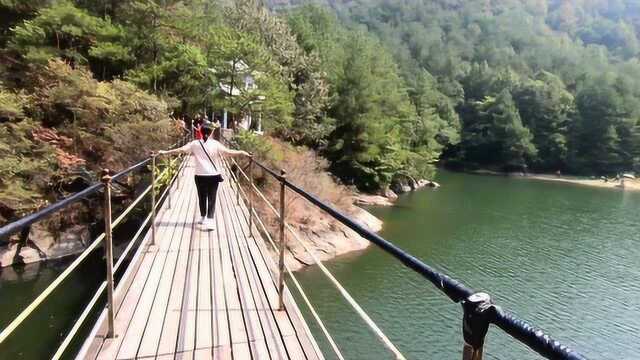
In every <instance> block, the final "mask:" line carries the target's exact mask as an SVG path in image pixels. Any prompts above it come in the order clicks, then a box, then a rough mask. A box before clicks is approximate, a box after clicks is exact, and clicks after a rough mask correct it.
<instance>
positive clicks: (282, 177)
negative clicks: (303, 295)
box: [278, 170, 287, 310]
mask: <svg viewBox="0 0 640 360" xmlns="http://www.w3.org/2000/svg"><path fill="white" fill-rule="evenodd" d="M286 178H287V172H286V171H284V170H280V261H279V263H278V265H279V270H280V276H279V277H278V304H279V305H278V306H279V309H280V310H284V301H283V295H284V275H285V273H284V250H285V248H286V244H285V242H286V240H285V239H286V235H285V233H284V225H285V206H284V205H285V204H284V201H285V197H284V194H285V190H286V188H285V186H284V182H285V180H286Z"/></svg>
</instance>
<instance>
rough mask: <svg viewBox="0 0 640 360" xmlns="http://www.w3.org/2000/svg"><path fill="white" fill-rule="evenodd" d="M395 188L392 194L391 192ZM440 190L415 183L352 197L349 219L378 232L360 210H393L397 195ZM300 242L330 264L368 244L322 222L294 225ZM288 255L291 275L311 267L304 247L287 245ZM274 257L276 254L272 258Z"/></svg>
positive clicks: (350, 232) (430, 183)
mask: <svg viewBox="0 0 640 360" xmlns="http://www.w3.org/2000/svg"><path fill="white" fill-rule="evenodd" d="M392 187H395V190H394V189H392ZM425 187H431V188H437V187H440V184H438V183H436V182H433V181H428V180H419V181H415V182H414V183H413V184H412V185H411V184H410V183H406V184H400V185H395V186H393V185H392V186H391V187H389V188H387V189H385V190H384V191H383V192H382V194H380V195H375V194H363V193H357V194H355V195H354V196H353V204H354V207H353V209H351V211H350V213H349V214H350V215H351V217H352V218H354V219H355V220H356V221H358V222H359V223H360V224H361V225H363V226H365V227H367V228H369V229H370V230H371V231H373V232H379V231H380V230H382V226H383V222H382V220H380V219H378V218H377V217H375V216H374V215H373V214H371V213H370V212H368V211H367V210H365V209H363V208H362V206H393V204H394V202H395V201H396V200H397V199H398V195H397V193H396V192H398V193H403V192H411V191H417V190H419V189H422V188H425ZM294 228H295V229H296V230H297V232H298V234H299V236H300V238H301V240H302V241H303V242H304V243H305V245H306V246H307V247H308V248H310V249H313V250H314V254H315V255H316V257H317V258H318V259H319V260H320V261H325V260H331V259H334V258H336V257H339V256H344V255H347V254H351V253H355V252H358V251H362V250H365V249H366V248H368V247H369V246H370V245H371V242H370V241H368V240H366V239H364V238H362V237H361V236H360V235H358V234H357V233H356V232H354V231H353V230H351V229H349V228H347V227H346V226H344V225H342V224H336V223H335V222H334V221H331V220H330V219H328V218H326V219H325V221H323V222H321V223H320V224H315V225H313V226H303V225H295V226H294ZM288 244H289V245H288V249H289V253H288V254H287V256H285V262H286V264H287V265H288V266H289V268H290V269H291V270H292V271H298V270H302V269H304V268H306V267H307V266H310V265H313V263H314V261H313V259H312V257H311V256H310V255H309V254H308V253H307V252H306V250H305V249H304V247H303V246H302V245H300V244H299V243H298V242H295V241H289V243H288ZM273 255H274V256H275V255H277V254H273Z"/></svg>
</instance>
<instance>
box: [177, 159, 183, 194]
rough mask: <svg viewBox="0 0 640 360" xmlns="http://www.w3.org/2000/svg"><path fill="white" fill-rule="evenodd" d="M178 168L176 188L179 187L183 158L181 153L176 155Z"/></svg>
mask: <svg viewBox="0 0 640 360" xmlns="http://www.w3.org/2000/svg"><path fill="white" fill-rule="evenodd" d="M177 159H178V170H177V172H176V186H177V187H178V189H179V188H180V171H182V163H183V162H184V158H183V157H182V155H178V157H177Z"/></svg>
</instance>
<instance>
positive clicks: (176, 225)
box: [118, 189, 193, 359]
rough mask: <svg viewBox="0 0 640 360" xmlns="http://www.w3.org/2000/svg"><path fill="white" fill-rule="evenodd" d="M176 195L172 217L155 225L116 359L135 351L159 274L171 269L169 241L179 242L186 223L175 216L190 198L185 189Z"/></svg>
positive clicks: (186, 210) (185, 210) (188, 206)
mask: <svg viewBox="0 0 640 360" xmlns="http://www.w3.org/2000/svg"><path fill="white" fill-rule="evenodd" d="M180 195H182V196H180V197H179V199H177V200H178V201H177V204H174V207H175V208H176V210H177V212H175V213H173V218H171V219H167V220H165V221H162V222H159V224H158V226H157V230H158V232H157V237H158V244H157V252H158V254H157V256H156V259H155V261H154V263H153V268H152V271H151V273H150V275H149V278H148V279H147V283H146V284H145V287H144V290H143V292H142V294H141V295H140V300H139V302H138V306H137V309H136V311H135V313H134V314H133V316H132V318H130V319H129V326H128V328H127V331H126V333H125V334H123V335H124V336H123V338H124V339H123V340H122V344H121V345H120V350H119V351H118V358H120V359H131V358H134V357H136V355H137V354H138V349H139V347H140V344H141V340H142V337H143V335H144V331H145V327H146V325H147V322H148V321H149V318H150V314H151V311H152V308H153V304H154V301H155V299H156V296H157V294H158V291H159V290H160V283H161V281H162V279H163V275H164V276H165V277H166V276H167V274H168V273H172V272H173V271H172V270H173V266H174V264H175V258H177V254H175V253H173V252H171V248H172V245H173V244H175V243H179V242H180V239H181V237H182V228H183V227H185V226H186V225H184V222H183V221H182V219H180V218H179V216H183V215H182V214H188V213H190V211H189V209H193V206H192V202H191V199H190V197H189V196H188V195H190V192H189V191H188V189H187V191H184V193H182V194H180ZM181 224H182V225H181ZM167 264H168V265H167Z"/></svg>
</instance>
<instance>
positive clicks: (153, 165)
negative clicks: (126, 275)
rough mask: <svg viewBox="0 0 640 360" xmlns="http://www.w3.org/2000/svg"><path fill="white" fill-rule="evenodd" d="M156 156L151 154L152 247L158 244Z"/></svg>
mask: <svg viewBox="0 0 640 360" xmlns="http://www.w3.org/2000/svg"><path fill="white" fill-rule="evenodd" d="M156 156H157V155H156V154H155V153H153V154H151V245H155V244H156Z"/></svg>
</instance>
